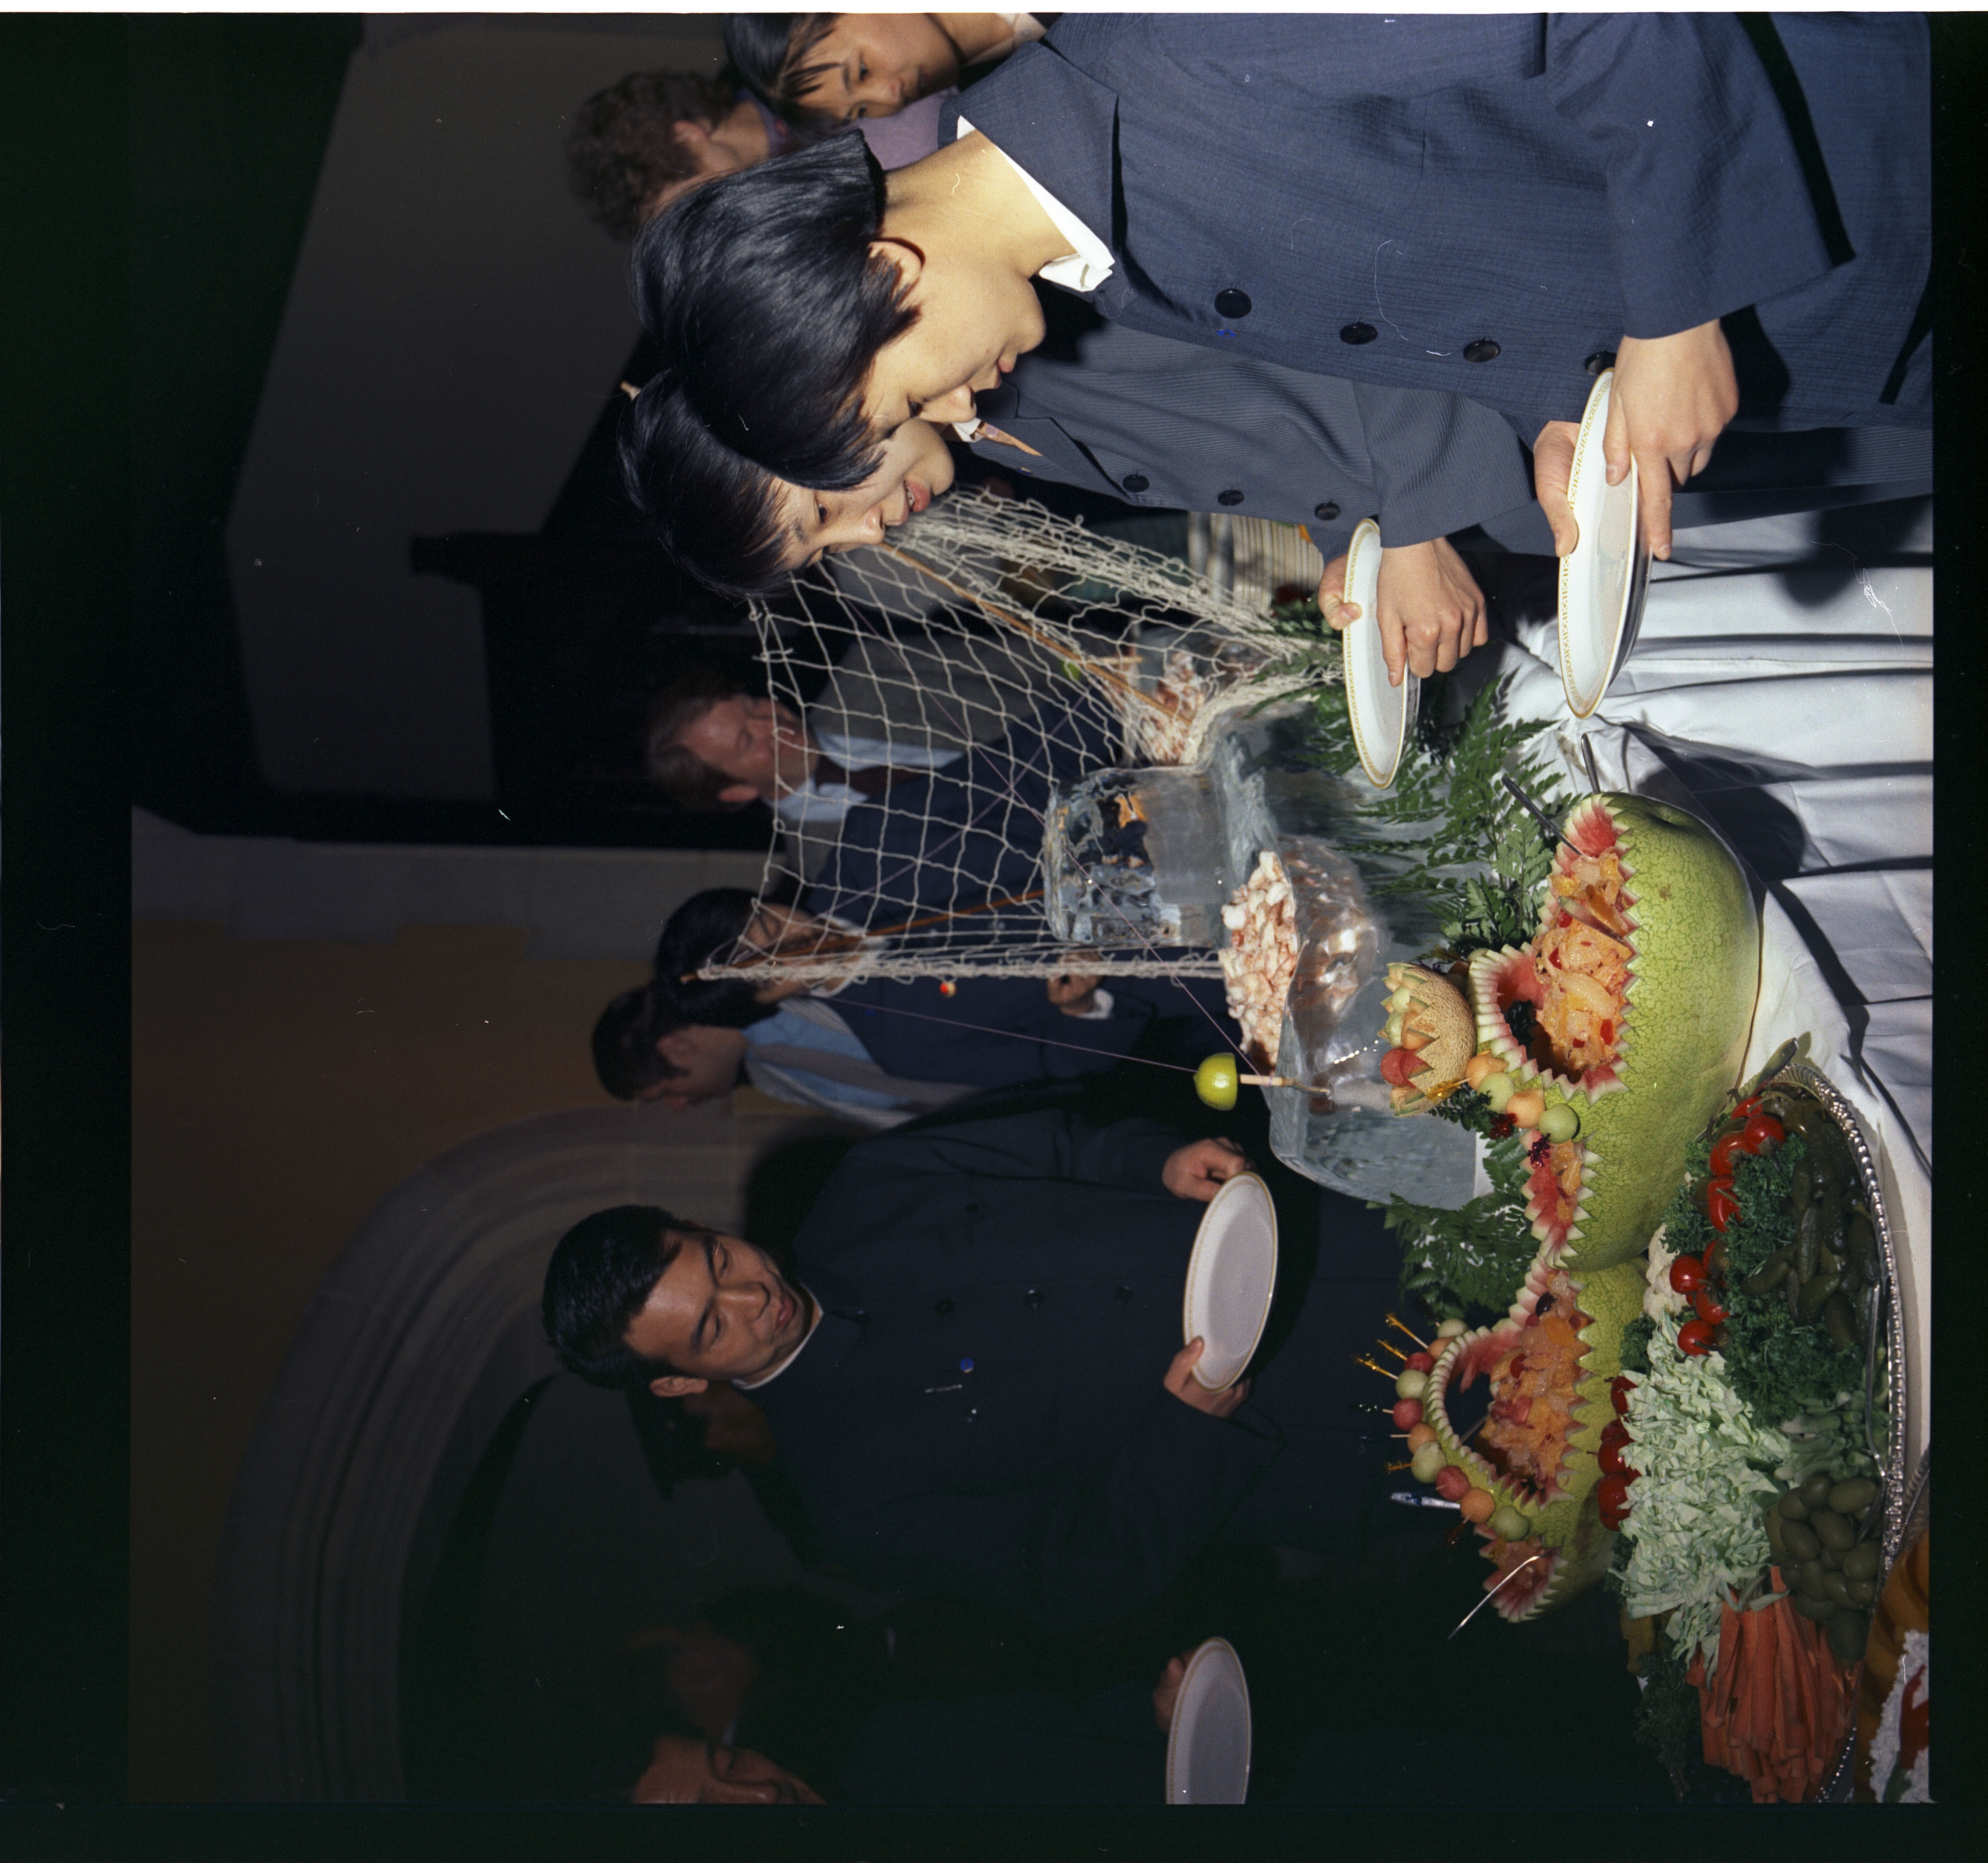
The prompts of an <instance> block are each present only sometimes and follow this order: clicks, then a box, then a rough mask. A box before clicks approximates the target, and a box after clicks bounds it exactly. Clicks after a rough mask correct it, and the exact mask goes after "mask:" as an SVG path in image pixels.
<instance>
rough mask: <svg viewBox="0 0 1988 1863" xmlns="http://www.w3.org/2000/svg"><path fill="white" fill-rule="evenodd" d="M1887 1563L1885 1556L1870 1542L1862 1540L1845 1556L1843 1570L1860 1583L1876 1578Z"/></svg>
mask: <svg viewBox="0 0 1988 1863" xmlns="http://www.w3.org/2000/svg"><path fill="white" fill-rule="evenodd" d="M1884 1563H1885V1559H1884V1555H1883V1554H1881V1553H1880V1552H1879V1551H1878V1549H1877V1547H1875V1546H1873V1545H1872V1544H1871V1542H1870V1541H1869V1540H1858V1543H1856V1544H1855V1545H1854V1546H1853V1547H1851V1549H1850V1550H1849V1551H1848V1552H1847V1553H1845V1554H1844V1555H1843V1569H1844V1571H1845V1572H1846V1573H1848V1574H1849V1576H1850V1577H1852V1578H1854V1579H1858V1580H1860V1581H1863V1580H1868V1579H1873V1578H1875V1577H1877V1576H1878V1567H1880V1566H1881V1565H1882V1564H1884Z"/></svg>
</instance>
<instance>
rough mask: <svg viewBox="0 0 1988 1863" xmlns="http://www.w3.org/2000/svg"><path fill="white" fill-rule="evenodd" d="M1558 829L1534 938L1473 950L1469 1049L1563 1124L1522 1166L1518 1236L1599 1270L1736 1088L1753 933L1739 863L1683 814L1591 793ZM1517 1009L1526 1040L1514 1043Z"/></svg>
mask: <svg viewBox="0 0 1988 1863" xmlns="http://www.w3.org/2000/svg"><path fill="white" fill-rule="evenodd" d="M1565 833H1566V835H1567V840H1568V841H1570V842H1572V843H1573V846H1572V847H1569V846H1568V845H1567V844H1566V843H1565V842H1563V843H1562V844H1561V845H1560V848H1559V850H1558V852H1557V857H1556V858H1555V860H1554V869H1553V876H1552V880H1551V887H1550V892H1549V894H1548V897H1547V902H1546V904H1545V906H1544V908H1543V909H1542V911H1541V913H1540V928H1539V930H1538V931H1537V932H1536V933H1535V934H1534V935H1533V938H1532V941H1531V942H1530V944H1529V945H1527V946H1526V948H1525V949H1524V950H1523V951H1516V950H1514V949H1513V948H1512V947H1511V946H1510V945H1506V947H1505V948H1503V950H1500V951H1480V952H1478V953H1477V955H1476V956H1475V957H1474V958H1473V959H1472V960H1471V965H1470V982H1471V994H1472V1006H1473V1007H1474V1009H1475V1010H1476V1017H1477V1039H1478V1046H1479V1050H1480V1051H1484V1050H1488V1051H1489V1052H1491V1053H1495V1054H1496V1055H1497V1056H1498V1057H1499V1058H1500V1059H1501V1060H1503V1062H1504V1063H1505V1064H1506V1068H1507V1069H1508V1070H1510V1073H1511V1074H1513V1077H1514V1079H1515V1081H1516V1084H1518V1085H1519V1086H1520V1087H1521V1088H1522V1089H1530V1090H1537V1091H1539V1092H1541V1093H1543V1094H1544V1096H1545V1099H1546V1104H1547V1107H1548V1108H1549V1109H1550V1108H1552V1107H1554V1106H1556V1105H1558V1104H1567V1105H1568V1106H1570V1107H1572V1108H1573V1109H1574V1111H1575V1112H1576V1114H1577V1115H1578V1116H1579V1119H1580V1128H1579V1130H1578V1131H1577V1132H1576V1133H1575V1134H1574V1137H1573V1138H1571V1139H1570V1140H1568V1141H1564V1142H1563V1143H1561V1144H1558V1145H1554V1146H1553V1147H1552V1148H1551V1152H1550V1156H1548V1157H1547V1158H1540V1159H1537V1160H1535V1162H1534V1166H1533V1176H1532V1181H1531V1182H1530V1185H1529V1186H1528V1195H1527V1199H1526V1213H1527V1215H1528V1216H1530V1218H1531V1219H1532V1221H1533V1234H1534V1235H1536V1236H1538V1237H1539V1239H1540V1241H1541V1242H1543V1243H1550V1244H1554V1245H1557V1246H1560V1247H1562V1248H1564V1250H1565V1251H1566V1253H1565V1257H1564V1259H1565V1262H1566V1263H1567V1265H1569V1266H1572V1265H1574V1264H1575V1263H1579V1264H1580V1265H1581V1266H1584V1267H1588V1268H1605V1267H1608V1266H1611V1265H1612V1264H1613V1263H1617V1262H1624V1261H1628V1260H1629V1259H1631V1257H1633V1256H1638V1255H1641V1253H1643V1252H1644V1250H1645V1249H1646V1248H1647V1247H1648V1245H1649V1239H1650V1235H1651V1232H1652V1230H1653V1229H1655V1227H1656V1225H1657V1219H1658V1216H1660V1215H1661V1214H1662V1210H1663V1208H1664V1205H1665V1204H1666V1203H1667V1202H1669V1200H1670V1199H1671V1196H1672V1193H1673V1192H1675V1189H1676V1187H1677V1178H1678V1172H1679V1168H1680V1166H1681V1165H1682V1161H1683V1159H1684V1155H1685V1147H1686V1145H1689V1143H1690V1141H1692V1138H1695V1137H1696V1136H1697V1134H1699V1132H1700V1131H1702V1129H1703V1128H1704V1127H1705V1125H1706V1121H1709V1119H1710V1118H1711V1117H1712V1115H1713V1114H1716V1112H1717V1111H1719V1107H1720V1106H1721V1105H1722V1104H1723V1103H1724V1101H1725V1100H1726V1095H1727V1093H1728V1090H1729V1089H1730V1088H1731V1087H1732V1086H1733V1083H1734V1081H1735V1080H1736V1079H1737V1078H1738V1076H1739V1065H1740V1062H1741V1060H1743V1058H1744V1057H1745V1054H1746V1037H1747V1034H1748V1032H1749V1030H1750V1029H1751V1027H1752V1025H1753V1001H1754V998H1755V996H1756V993H1757V992H1758V989H1759V986H1760V916H1759V915H1758V913H1757V912H1756V911H1755V909H1754V906H1753V894H1752V892H1751V891H1750V888H1748V886H1747V884H1746V875H1745V874H1743V873H1742V872H1741V871H1740V870H1739V864H1738V863H1737V862H1736V861H1735V860H1734V859H1733V857H1732V855H1731V854H1729V853H1728V852H1727V851H1726V848H1725V847H1724V846H1723V844H1722V843H1721V842H1720V841H1719V838H1718V837H1716V835H1715V834H1714V833H1712V830H1710V829H1709V827H1707V826H1706V824H1705V823H1703V822H1702V821H1700V820H1699V819H1698V818H1697V817H1696V816H1694V815H1690V814H1687V813H1685V811H1684V810H1682V809H1676V808H1673V807H1672V806H1670V805H1669V804H1668V803H1662V802H1655V801H1652V800H1650V799H1649V798H1648V797H1647V796H1622V795H1613V794H1609V795H1601V796H1590V797H1588V798H1587V800H1585V801H1584V802H1581V803H1577V805H1576V806H1575V807H1574V810H1573V812H1572V813H1570V815H1569V816H1568V817H1567V822H1566V825H1565ZM1520 1003H1526V1004H1528V1005H1530V1019H1531V1021H1532V1022H1533V1024H1535V1025H1536V1026H1537V1030H1538V1033H1537V1034H1533V1035H1532V1036H1531V1039H1530V1041H1528V1040H1521V1039H1520V1036H1518V1035H1516V1034H1515V1033H1513V1018H1514V1017H1515V1016H1520V1015H1521V1014H1522V1012H1520V1010H1519V1009H1518V1005H1519V1004H1520ZM1521 1026H1522V1027H1523V1026H1525V1025H1524V1023H1523V1022H1522V1023H1521ZM1542 1053H1550V1056H1551V1057H1552V1058H1551V1059H1550V1060H1542V1059H1541V1058H1540V1057H1541V1055H1542Z"/></svg>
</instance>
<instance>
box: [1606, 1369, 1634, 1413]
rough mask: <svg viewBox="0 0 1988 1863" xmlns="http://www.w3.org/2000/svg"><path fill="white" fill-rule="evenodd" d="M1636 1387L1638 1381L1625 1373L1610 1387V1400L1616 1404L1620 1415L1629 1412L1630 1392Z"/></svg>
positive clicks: (1616, 1409)
mask: <svg viewBox="0 0 1988 1863" xmlns="http://www.w3.org/2000/svg"><path fill="white" fill-rule="evenodd" d="M1635 1388H1636V1381H1635V1379H1634V1378H1631V1377H1630V1376H1628V1374H1627V1373H1625V1374H1623V1375H1622V1376H1621V1377H1620V1378H1616V1379H1615V1380H1614V1381H1613V1382H1612V1383H1611V1385H1609V1387H1608V1401H1609V1402H1610V1403H1611V1404H1613V1405H1614V1406H1615V1414H1616V1415H1618V1417H1626V1416H1627V1415H1628V1414H1629V1393H1630V1392H1631V1391H1634V1390H1635Z"/></svg>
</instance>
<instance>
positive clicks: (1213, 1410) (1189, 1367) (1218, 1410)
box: [1164, 1339, 1249, 1417]
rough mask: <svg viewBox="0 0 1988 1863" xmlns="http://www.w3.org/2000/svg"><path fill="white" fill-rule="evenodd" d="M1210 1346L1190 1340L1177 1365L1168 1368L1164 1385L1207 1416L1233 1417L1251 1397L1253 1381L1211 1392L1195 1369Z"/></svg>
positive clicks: (1242, 1380) (1176, 1358)
mask: <svg viewBox="0 0 1988 1863" xmlns="http://www.w3.org/2000/svg"><path fill="white" fill-rule="evenodd" d="M1206 1343H1207V1342H1206V1341H1205V1340H1201V1339H1190V1340H1189V1341H1188V1342H1187V1344H1185V1345H1184V1346H1182V1347H1181V1349H1180V1350H1179V1351H1178V1352H1176V1353H1175V1354H1174V1362H1173V1363H1172V1364H1171V1365H1169V1366H1168V1368H1167V1375H1166V1377H1165V1380H1164V1382H1165V1385H1166V1388H1167V1389H1168V1390H1169V1391H1171V1392H1172V1393H1173V1395H1175V1397H1177V1398H1179V1399H1180V1401H1182V1403H1183V1404H1185V1405H1188V1406H1189V1407H1190V1408H1192V1409H1195V1410H1199V1411H1202V1412H1205V1413H1206V1414H1207V1415H1209V1416H1211V1417H1229V1416H1233V1415H1235V1414H1236V1412H1237V1411H1239V1410H1240V1409H1241V1408H1242V1400H1243V1399H1244V1398H1246V1397H1247V1396H1248V1395H1249V1379H1247V1378H1238V1379H1237V1380H1236V1382H1235V1383H1234V1384H1232V1385H1230V1386H1229V1388H1228V1389H1227V1390H1226V1391H1211V1390H1209V1388H1208V1387H1207V1386H1206V1385H1204V1384H1203V1383H1202V1381H1201V1380H1200V1379H1199V1378H1196V1377H1195V1375H1194V1368H1195V1365H1197V1364H1199V1362H1200V1361H1201V1354H1202V1348H1203V1347H1204V1346H1205V1344H1206Z"/></svg>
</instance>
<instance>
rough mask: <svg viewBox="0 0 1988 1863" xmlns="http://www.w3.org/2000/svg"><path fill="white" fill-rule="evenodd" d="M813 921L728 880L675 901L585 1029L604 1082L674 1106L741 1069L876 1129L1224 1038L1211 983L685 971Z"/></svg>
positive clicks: (768, 1086)
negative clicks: (648, 973) (632, 978)
mask: <svg viewBox="0 0 1988 1863" xmlns="http://www.w3.org/2000/svg"><path fill="white" fill-rule="evenodd" d="M818 930H821V931H832V930H833V928H832V927H828V926H825V925H821V923H820V921H817V920H816V919H815V918H813V915H810V914H808V913H806V912H803V911H800V910H799V909H798V908H793V907H782V906H761V905H759V904H757V902H756V901H755V900H754V898H753V897H752V894H750V893H748V892H745V891H743V890H742V889H739V888H714V889H713V890H712V891H708V892H705V893H700V894H697V895H696V896H695V898H691V899H689V900H687V901H685V903H684V904H682V905H681V906H679V907H678V908H677V910H676V911H675V912H674V914H673V915H671V919H670V921H669V923H668V925H666V926H665V927H664V930H663V935H662V937H661V939H660V940H659V941H658V944H657V947H656V976H655V978H654V981H653V982H651V983H650V984H649V985H648V986H647V988H646V989H643V990H638V991H627V992H624V994H623V995H622V996H617V998H616V999H614V1002H613V1003H610V1004H609V1006H608V1007H607V1011H606V1012H605V1013H604V1014H603V1016H602V1018H601V1022H600V1025H599V1026H597V1029H596V1030H595V1034H594V1057H595V1065H596V1067H597V1070H598V1071H599V1072H600V1077H601V1084H603V1086H604V1087H607V1090H608V1091H609V1092H610V1093H612V1094H615V1095H616V1097H617V1098H621V1099H643V1100H660V1101H661V1102H662V1103H663V1104H664V1105H666V1106H668V1107H672V1108H673V1109H675V1110H678V1111H681V1109H682V1108H683V1107H686V1106H690V1105H694V1104H697V1103H698V1101H702V1100H705V1099H709V1098H712V1097H715V1096H716V1095H717V1094H722V1093H728V1092H729V1091H730V1090H731V1089H732V1087H733V1086H734V1085H735V1084H736V1083H737V1080H738V1079H739V1072H740V1070H741V1068H743V1069H744V1070H745V1077H746V1078H747V1079H748V1080H750V1081H751V1083H752V1085H753V1086H755V1087H758V1088H759V1090H761V1091H762V1092H763V1093H767V1094H771V1095H773V1097H775V1098H776V1099H781V1100H787V1101H793V1103H795V1104H798V1105H803V1106H813V1107H818V1108H820V1110H821V1111H825V1112H830V1113H834V1114H837V1115H838V1116H840V1117H845V1118H850V1119H854V1120H856V1121H857V1122H858V1123H860V1124H867V1125H873V1126H875V1127H877V1128H884V1127H887V1126H891V1125H895V1124H901V1122H902V1121H904V1120H906V1119H908V1118H911V1117H915V1115H916V1114H918V1113H920V1112H923V1111H930V1110H931V1109H932V1108H934V1107H938V1106H942V1105H946V1104H951V1103H952V1101H955V1100H958V1099H960V1098H962V1097H965V1095H966V1094H969V1093H971V1092H974V1091H976V1090H983V1089H988V1088H996V1087H1029V1086H1032V1085H1034V1084H1037V1083H1047V1082H1053V1081H1064V1080H1076V1079H1080V1078H1082V1077H1084V1076H1086V1075H1090V1074H1097V1073H1100V1072H1102V1071H1104V1070H1107V1069H1109V1068H1111V1067H1114V1066H1116V1065H1117V1063H1119V1062H1120V1061H1121V1060H1122V1059H1123V1058H1124V1057H1125V1056H1126V1055H1127V1054H1128V1053H1131V1052H1133V1051H1134V1050H1135V1049H1138V1050H1143V1051H1150V1052H1151V1053H1154V1054H1155V1055H1163V1056H1165V1057H1168V1058H1169V1059H1171V1060H1173V1061H1174V1062H1175V1063H1176V1064H1178V1065H1182V1066H1190V1067H1191V1066H1192V1065H1193V1064H1194V1063H1195V1062H1196V1061H1198V1060H1200V1059H1201V1057H1202V1056H1203V1055H1205V1054H1207V1053H1211V1052H1213V1051H1214V1050H1217V1049H1219V1048H1220V1047H1221V1046H1222V1045H1223V1043H1225V1042H1226V1041H1229V1040H1232V1039H1233V1036H1234V1030H1233V1026H1232V1024H1231V1023H1229V1021H1228V1019H1227V1012H1226V1005H1225V1004H1224V1003H1223V1002H1222V992H1221V986H1220V985H1219V983H1216V982H1213V981H1212V979H1186V980H1182V981H1179V982H1175V981H1171V980H1167V979H1149V978H1136V979H1122V980H1118V981H1114V983H1113V984H1112V986H1111V988H1110V989H1103V988H1100V986H1099V983H1098V980H1097V978H1095V977H1094V976H1084V975H1062V976H1057V977H1044V978H1038V977H1004V976H982V977H975V976H972V975H966V976H962V977H960V978H958V979H955V980H953V982H952V988H951V989H950V990H945V989H941V987H940V986H939V983H938V979H935V978H925V979H918V980H916V981H912V980H910V979H892V978H881V977H863V976H858V977H855V978H853V979H850V980H849V981H848V982H844V983H841V984H839V985H837V984H809V983H805V982H794V981H789V980H785V979H782V978H781V977H780V976H779V973H778V971H777V969H774V970H769V973H768V977H767V979H766V980H755V979H752V978H749V977H717V978H711V979H704V978H700V977H698V976H697V975H695V973H696V972H697V971H698V970H699V969H702V967H703V966H704V965H705V964H706V963H708V962H711V961H712V959H718V960H719V961H721V962H722V961H725V960H727V959H729V958H730V957H731V956H732V954H733V952H735V951H736V950H737V949H738V948H739V946H740V945H742V944H747V945H752V946H754V947H756V948H762V949H764V948H769V947H773V946H781V947H784V948H789V949H794V948H802V947H804V946H806V945H808V944H809V943H810V941H811V939H812V938H813V935H815V933H816V931H818ZM651 1030H661V1031H662V1032H661V1033H660V1034H658V1035H656V1036H654V1039H653V1040H651ZM645 1041H647V1042H649V1043H650V1045H649V1046H648V1048H647V1052H646V1053H644V1042H645Z"/></svg>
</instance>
